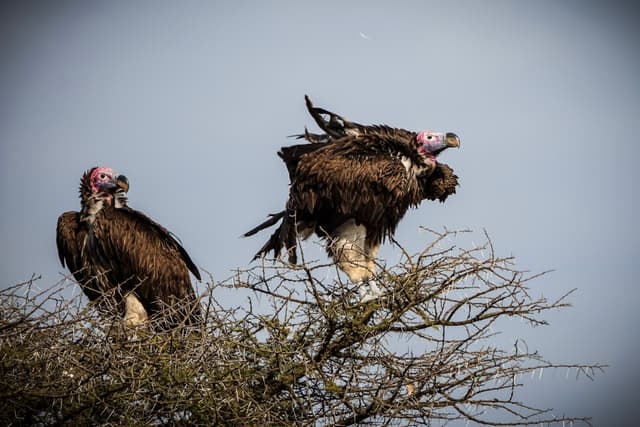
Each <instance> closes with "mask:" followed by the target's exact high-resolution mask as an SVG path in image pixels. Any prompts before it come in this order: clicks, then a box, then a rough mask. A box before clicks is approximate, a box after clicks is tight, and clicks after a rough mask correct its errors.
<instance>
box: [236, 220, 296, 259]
mask: <svg viewBox="0 0 640 427" xmlns="http://www.w3.org/2000/svg"><path fill="white" fill-rule="evenodd" d="M269 216H270V218H269V219H267V220H266V221H265V222H263V223H262V224H260V225H258V226H257V227H254V228H252V229H251V230H249V231H247V232H246V233H245V234H244V236H245V237H248V236H252V235H254V234H256V233H257V232H258V231H261V230H264V229H265V228H268V227H271V226H272V225H274V224H276V223H277V222H278V221H280V220H281V219H282V223H281V224H280V226H279V227H278V228H277V229H276V231H275V232H274V233H273V234H272V235H271V237H269V240H267V242H266V243H265V244H264V245H263V246H262V247H261V248H260V250H259V251H258V252H257V253H256V254H255V256H254V257H253V259H252V261H255V260H256V259H258V258H262V257H263V256H266V255H267V254H268V253H269V252H271V251H273V255H274V257H275V258H277V257H278V256H280V251H282V248H283V247H285V248H286V250H287V253H288V255H289V262H290V263H292V264H295V263H296V262H297V256H296V249H295V247H296V233H295V227H293V226H292V222H291V221H290V217H288V216H287V211H286V210H284V211H282V212H278V213H276V214H270V215H269ZM293 223H295V221H294V222H293Z"/></svg>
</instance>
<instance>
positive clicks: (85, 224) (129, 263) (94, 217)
mask: <svg viewBox="0 0 640 427" xmlns="http://www.w3.org/2000/svg"><path fill="white" fill-rule="evenodd" d="M128 189H129V182H128V180H127V178H126V177H124V176H123V175H116V174H115V173H114V172H113V170H111V169H110V168H106V167H95V168H93V169H91V170H89V171H87V172H85V173H84V175H83V176H82V179H81V181H80V205H81V210H80V212H65V213H63V214H62V215H60V217H59V218H58V226H57V236H56V243H57V246H58V255H59V257H60V262H61V263H62V265H63V266H64V265H65V264H66V265H67V267H68V268H69V270H70V271H71V273H72V274H73V277H74V278H75V279H76V280H77V282H78V283H79V284H80V286H81V288H82V290H83V291H84V293H85V294H86V295H87V297H88V298H89V299H90V300H91V301H95V300H97V299H99V298H100V297H105V298H107V299H108V300H109V301H115V302H116V303H117V304H119V305H121V306H122V308H123V309H124V320H125V323H126V324H127V325H131V326H133V325H137V324H140V323H142V322H144V321H145V320H146V319H147V318H148V317H149V316H154V315H156V314H158V313H161V312H162V314H163V316H162V318H161V319H160V320H159V322H158V325H159V326H160V327H161V328H166V327H172V326H175V325H177V324H178V323H180V322H185V323H190V324H193V323H197V322H198V321H199V319H200V317H201V311H200V303H199V302H198V300H197V298H196V296H195V292H194V290H193V288H192V287H191V279H190V277H189V272H191V273H193V275H194V276H195V277H196V278H197V279H198V280H200V272H199V271H198V269H197V267H196V266H195V265H194V263H193V261H192V260H191V258H190V257H189V255H188V254H187V251H185V249H184V248H183V247H182V245H181V244H180V243H179V242H178V241H177V240H176V239H175V237H174V236H173V235H172V234H171V233H170V232H169V231H168V230H167V229H165V228H164V227H162V226H161V225H160V224H158V223H156V222H154V221H153V220H151V219H150V218H149V217H147V216H146V215H144V214H143V213H141V212H138V211H136V210H134V209H131V208H130V207H129V206H128V205H127V197H126V193H127V191H128ZM170 307H171V308H170ZM176 307H178V308H177V309H176ZM163 310H166V311H163Z"/></svg>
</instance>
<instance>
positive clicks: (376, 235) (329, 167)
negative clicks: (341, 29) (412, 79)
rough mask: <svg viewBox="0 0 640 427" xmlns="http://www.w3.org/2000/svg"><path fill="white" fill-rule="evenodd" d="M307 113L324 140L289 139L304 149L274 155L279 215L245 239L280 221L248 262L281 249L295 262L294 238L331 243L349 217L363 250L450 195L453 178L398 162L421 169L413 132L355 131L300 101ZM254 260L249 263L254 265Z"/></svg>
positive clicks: (448, 172) (441, 170) (309, 136)
mask: <svg viewBox="0 0 640 427" xmlns="http://www.w3.org/2000/svg"><path fill="white" fill-rule="evenodd" d="M305 101H306V105H307V109H308V111H309V113H310V115H311V117H312V118H313V119H314V121H315V122H316V123H317V124H318V126H319V127H320V129H322V130H323V131H324V132H325V133H324V134H313V133H309V132H308V130H307V129H305V132H304V133H303V134H299V135H295V137H296V138H298V139H305V140H307V141H308V143H307V144H298V145H293V146H289V147H282V148H281V150H280V151H279V152H278V155H279V156H280V158H282V160H283V161H284V162H285V165H286V167H287V171H288V174H289V178H290V181H291V183H290V190H289V200H288V201H287V204H286V208H285V210H284V211H282V212H279V213H278V214H275V215H272V216H271V217H270V218H269V219H268V220H266V221H265V222H263V223H262V224H260V225H258V226H257V227H255V228H253V229H252V230H250V231H249V232H247V233H246V234H245V236H251V235H253V234H255V233H257V232H258V231H260V230H263V229H265V228H268V227H270V226H272V225H274V224H275V223H277V221H278V220H279V219H280V218H282V222H281V224H280V226H279V227H278V229H276V231H275V232H274V233H273V234H272V235H271V237H270V238H269V240H268V241H267V242H266V243H265V244H264V246H263V247H262V248H261V249H260V250H259V251H258V253H257V254H256V256H255V258H258V257H261V256H264V255H266V254H268V253H269V252H271V251H273V253H274V255H275V256H278V255H279V254H280V252H281V250H282V248H283V247H284V248H286V249H287V250H288V252H289V261H290V262H296V253H295V246H296V241H297V236H298V233H301V232H304V233H305V234H309V231H312V232H315V233H316V234H317V235H319V236H320V237H324V238H329V239H331V238H333V237H334V232H335V230H337V229H338V228H339V227H340V226H341V225H342V224H344V223H345V222H346V221H348V220H349V219H354V220H355V221H356V224H361V225H364V226H365V228H366V230H367V233H366V234H367V237H366V238H367V244H368V245H378V244H380V243H381V242H382V240H384V238H385V237H388V236H390V235H392V234H393V233H394V232H395V229H396V227H397V225H398V223H399V221H400V220H401V218H402V217H403V216H404V214H405V213H406V211H407V210H408V208H410V207H416V206H418V205H419V204H420V202H421V201H422V200H424V199H429V200H440V201H444V200H446V198H447V197H448V196H450V195H451V194H454V193H455V191H456V186H457V185H458V177H457V176H456V175H455V174H454V173H453V170H452V169H451V168H450V167H449V166H447V165H445V164H442V163H436V164H435V166H434V167H431V168H426V167H425V168H424V169H420V172H419V173H416V174H411V173H408V171H407V169H406V168H405V166H404V165H403V163H402V159H403V158H405V159H408V160H409V161H410V162H411V163H412V164H414V165H425V164H424V160H423V158H422V157H421V156H420V154H419V153H418V151H417V145H416V142H415V141H416V136H417V133H415V132H411V131H407V130H405V129H397V128H392V127H389V126H385V125H372V126H367V125H361V124H359V123H356V122H352V121H349V120H347V119H345V118H344V117H342V116H340V115H338V114H335V113H332V112H331V111H328V110H325V109H323V108H317V107H314V106H313V104H312V103H311V100H310V99H309V97H307V96H305ZM255 258H254V259H255Z"/></svg>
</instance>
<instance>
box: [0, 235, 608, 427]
mask: <svg viewBox="0 0 640 427" xmlns="http://www.w3.org/2000/svg"><path fill="white" fill-rule="evenodd" d="M431 233H432V235H433V239H432V241H431V242H430V243H429V244H428V245H427V246H426V247H425V248H424V249H423V250H422V251H420V252H419V253H417V254H413V255H410V254H408V253H407V252H406V251H403V254H404V255H403V257H402V259H401V260H400V262H399V263H397V264H396V265H394V266H392V267H390V268H385V267H384V266H380V274H379V275H378V277H377V278H376V280H378V283H379V284H380V285H382V286H384V288H385V289H386V293H385V295H384V296H383V297H381V298H378V299H376V300H374V301H370V302H367V303H364V304H361V303H359V302H358V297H357V295H356V294H357V292H355V290H354V286H353V285H351V284H349V283H348V282H344V281H342V279H341V276H340V275H339V274H335V275H333V276H334V278H332V279H329V278H328V276H329V275H331V274H329V273H331V272H334V271H335V266H333V265H331V264H325V265H323V264H319V263H312V262H307V263H305V262H303V263H302V264H301V265H300V266H291V265H285V264H283V263H278V262H276V263H275V264H273V265H261V266H258V267H254V268H252V269H248V270H243V271H239V272H238V273H237V274H236V275H234V276H233V277H232V278H230V279H228V280H225V281H222V282H217V283H215V282H214V281H213V280H211V283H209V287H208V289H207V291H206V292H205V293H204V294H203V304H204V305H205V308H206V310H205V320H204V322H203V323H202V324H201V325H198V326H195V327H194V326H186V325H185V326H181V327H178V328H176V329H173V330H171V331H166V332H155V331H154V330H153V328H148V327H143V328H141V329H137V330H135V331H132V330H130V329H124V328H123V326H122V323H121V322H120V321H119V320H118V319H117V318H116V317H114V318H112V319H106V320H105V317H104V314H99V313H97V312H96V310H95V309H94V308H93V307H92V306H86V305H85V304H84V302H83V301H82V299H81V298H79V297H76V298H72V299H68V298H62V297H61V293H62V290H63V289H64V288H65V286H69V285H68V284H66V285H65V284H64V283H61V284H60V285H59V286H57V287H54V288H53V289H50V290H47V291H44V292H43V293H36V292H35V287H36V284H37V282H36V281H35V280H30V281H28V282H26V283H24V284H21V285H19V286H17V287H14V288H11V289H9V290H6V291H4V292H3V293H2V298H1V299H0V303H1V304H2V307H0V308H1V309H2V313H3V314H2V318H1V322H0V356H1V365H0V373H1V375H2V380H3V383H5V384H7V387H5V388H4V389H2V390H0V402H2V403H0V405H2V407H1V408H2V409H1V410H0V421H2V423H3V424H11V423H14V424H15V423H17V424H32V423H40V424H64V423H68V424H76V423H97V424H123V423H126V424H133V423H135V424H138V423H151V424H164V423H181V422H187V423H189V424H194V425H196V424H203V425H211V424H220V425H225V424H226V425H259V424H263V425H335V426H346V425H356V424H374V425H386V424H426V425H440V424H444V423H447V422H449V421H452V420H469V421H474V422H476V423H478V424H486V425H530V424H536V425H537V424H540V423H547V422H548V423H554V422H555V423H560V424H562V423H566V422H572V421H573V422H576V421H583V422H585V423H587V424H588V419H587V418H584V417H581V416H577V417H558V418H556V417H554V416H553V415H551V412H550V411H549V410H542V409H537V408H533V407H531V406H529V405H528V404H526V403H525V402H521V401H519V400H518V397H517V396H518V389H519V388H520V387H522V386H523V381H522V380H523V377H524V376H526V375H530V374H531V373H532V372H541V370H542V369H558V368H567V369H575V370H576V373H577V374H578V375H584V376H586V377H588V378H592V377H593V375H594V373H595V372H596V371H600V370H602V368H603V366H601V365H598V364H593V365H585V364H579V363H578V364H573V363H571V364H562V363H554V362H549V361H547V360H545V359H543V358H542V357H541V356H540V355H539V354H538V353H537V352H535V351H530V350H529V349H528V348H527V347H526V345H522V342H520V341H518V340H514V343H513V346H512V347H509V348H498V347H497V346H496V345H495V341H496V340H495V339H493V338H494V335H495V334H496V333H497V331H498V330H499V321H500V319H502V318H508V317H517V318H521V319H523V320H525V321H526V322H524V323H523V324H529V325H534V326H537V325H545V324H546V322H545V320H544V318H543V316H544V313H545V312H546V311H548V310H551V309H558V308H563V307H566V306H567V305H568V303H567V302H566V297H567V296H568V295H569V293H570V292H569V293H567V294H565V295H563V296H562V297H560V298H558V299H557V300H552V301H549V300H547V299H545V298H543V297H540V298H534V297H532V296H531V294H530V293H529V288H528V286H529V283H530V282H531V280H533V279H535V278H536V277H538V275H528V274H527V273H525V272H523V271H520V270H518V269H517V268H516V266H515V264H514V259H513V258H511V257H506V258H503V257H499V256H497V255H496V254H495V252H494V250H493V246H492V244H491V241H490V240H489V238H488V237H487V238H486V240H485V243H484V244H483V245H482V246H480V247H475V246H474V247H473V248H470V249H463V248H458V247H457V246H455V245H454V243H452V242H451V241H450V239H451V238H455V236H456V234H457V232H450V231H446V230H445V231H444V232H435V231H431ZM398 247H399V248H400V250H402V248H401V247H400V246H399V245H398ZM303 258H304V257H303ZM73 286H75V285H73ZM225 288H233V289H245V290H249V291H250V292H248V295H249V297H248V302H247V304H246V305H245V306H242V307H226V306H225V305H223V304H221V303H220V301H218V299H217V297H216V295H217V294H218V293H219V292H220V291H222V290H223V289H225ZM172 309H176V308H175V307H167V310H172ZM409 340H410V342H411V343H412V347H413V348H414V350H413V351H409V347H408V345H407V342H408V341H409ZM415 348H417V349H419V350H415ZM498 414H500V415H499V417H500V418H499V419H501V420H502V419H505V417H509V420H508V421H501V422H498V421H496V416H498Z"/></svg>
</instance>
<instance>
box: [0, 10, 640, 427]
mask: <svg viewBox="0 0 640 427" xmlns="http://www.w3.org/2000/svg"><path fill="white" fill-rule="evenodd" d="M639 19H640V13H639V11H638V9H637V8H636V7H634V6H630V5H627V4H626V3H621V2H615V1H613V2H590V1H562V2H551V1H536V2H524V1H484V2H478V1H450V2H446V3H445V2H435V1H405V2H391V1H386V2H383V1H366V2H365V1H359V2H342V1H325V2H311V1H274V2H257V1H254V2H249V1H236V2H227V3H223V2H199V1H198V2H196V1H189V2H179V3H178V2H164V1H159V2H144V1H142V2H140V1H137V2H124V1H110V2H64V1H61V2H3V3H2V6H0V57H1V58H2V61H0V196H1V198H2V200H3V202H2V216H1V217H0V235H1V236H2V239H1V241H0V255H1V256H0V259H1V260H2V261H1V262H0V278H1V279H0V280H1V283H0V286H2V287H7V286H9V285H12V284H15V283H17V282H19V281H22V280H25V279H28V278H29V277H30V276H31V275H32V274H33V273H37V274H41V275H42V276H43V278H42V279H41V280H40V282H39V284H40V286H42V287H47V286H51V285H53V284H55V283H56V282H58V281H59V280H60V279H61V278H62V274H63V273H64V269H63V268H62V267H61V266H60V265H59V263H58V259H57V253H56V248H55V224H56V220H57V217H58V215H60V214H61V213H62V212H64V211H67V210H77V209H78V207H79V202H78V198H77V186H78V181H79V179H80V176H81V175H82V173H83V171H85V170H86V169H88V168H91V167H93V166H95V165H107V166H111V167H113V168H115V169H117V170H118V171H119V172H120V173H123V174H125V175H127V176H128V177H129V179H130V181H131V185H132V187H131V191H130V204H131V205H132V206H133V207H134V208H136V209H139V210H142V211H144V212H146V213H147V214H149V215H150V216H151V217H152V218H154V219H156V220H157V221H159V222H160V223H162V224H163V225H165V226H166V227H167V228H169V229H170V230H172V231H173V232H175V233H176V234H177V235H178V236H179V237H180V238H181V239H182V241H183V243H184V245H185V247H186V248H187V250H188V251H189V252H190V254H191V255H192V258H193V259H194V260H195V261H196V263H197V264H198V265H199V266H200V267H201V268H203V269H205V270H207V271H209V272H211V273H212V274H213V276H214V278H216V279H224V278H226V277H228V276H230V275H231V274H232V270H233V269H234V268H236V267H241V268H242V267H246V266H247V265H248V261H249V259H250V258H251V256H252V255H253V253H254V252H255V251H256V250H257V249H258V248H259V246H261V244H262V243H263V239H266V237H267V236H266V235H264V236H260V237H258V238H254V239H241V238H240V237H239V236H240V235H241V233H242V232H244V231H246V230H247V229H248V228H250V227H252V226H253V225H255V224H256V223H258V222H259V221H261V220H262V219H263V218H264V216H265V215H266V214H267V213H269V212H276V211H279V210H280V209H281V208H282V206H283V204H284V201H285V198H286V194H287V183H288V181H287V175H286V170H285V168H284V165H283V164H281V162H280V160H279V158H278V157H277V156H276V154H275V153H276V151H277V150H278V149H279V147H281V146H283V145H287V144H289V143H291V142H292V141H291V140H288V139H287V138H286V136H287V135H290V134H293V133H296V132H300V131H301V130H302V129H303V127H304V126H305V125H307V126H309V127H310V128H313V127H314V126H313V122H312V121H311V119H310V118H309V117H308V116H307V114H306V111H305V108H304V102H303V95H304V94H309V95H310V96H311V98H312V99H313V100H314V102H315V103H316V104H317V105H320V106H323V107H325V108H327V109H329V110H332V111H335V112H338V113H340V114H343V115H345V116H347V117H348V118H350V119H352V120H356V121H359V122H362V123H387V124H390V125H393V126H397V127H404V128H407V129H413V130H420V129H435V130H443V131H454V132H456V133H457V134H458V135H460V137H461V139H462V147H461V149H460V150H456V151H450V152H446V153H444V154H443V156H442V159H441V160H442V161H444V162H446V163H448V164H450V165H451V166H452V167H454V168H455V170H456V172H457V173H458V175H459V176H460V177H461V181H462V185H461V188H460V190H459V192H458V194H457V195H456V196H455V197H453V198H451V199H450V200H448V201H447V203H446V204H444V205H436V204H427V203H425V204H423V205H422V206H421V207H420V208H419V209H417V210H414V211H411V212H410V213H409V214H408V215H407V216H406V218H405V220H404V221H403V222H402V223H401V225H400V227H399V229H398V233H397V236H396V237H397V238H398V240H399V241H400V242H402V243H403V244H404V245H406V246H407V247H408V248H410V249H418V248H419V247H420V245H421V243H422V242H424V238H425V236H424V235H421V234H420V233H418V227H419V226H420V225H425V226H429V227H433V228H440V227H442V226H446V227H448V228H452V229H455V228H471V229H474V230H477V231H479V232H481V231H482V230H483V229H486V230H487V232H488V233H489V235H490V236H491V237H492V239H493V241H494V244H495V246H496V248H497V250H498V251H499V252H500V253H501V254H504V255H509V254H513V255H515V256H516V257H517V258H518V260H519V261H518V264H519V266H520V267H522V268H525V269H530V270H532V271H540V270H547V269H554V270H555V272H554V273H552V274H550V275H548V276H545V277H543V278H541V279H540V280H538V281H537V282H534V283H532V286H534V287H535V291H536V292H539V293H544V294H545V295H549V296H550V297H553V296H558V295H560V294H562V293H563V292H564V291H566V290H569V289H572V288H578V290H577V292H576V293H575V294H574V296H573V297H572V298H571V301H572V303H573V304H574V307H573V308H570V309H568V310H564V311H560V312H557V313H556V312H554V313H550V315H549V316H548V318H549V320H551V322H552V324H551V326H550V327H546V328H537V329H535V330H533V331H528V330H527V329H526V327H525V326H524V325H520V324H518V323H516V324H514V325H513V326H510V327H509V328H508V329H507V331H506V337H505V338H506V339H511V338H512V339H515V338H516V337H518V336H524V337H526V338H527V340H528V341H529V343H530V345H531V346H533V347H535V348H538V349H540V351H541V353H542V354H543V355H545V356H546V357H547V358H549V359H551V360H556V361H567V362H574V361H586V362H595V361H598V362H603V363H608V364H610V365H611V367H610V368H609V369H608V370H607V373H606V374H605V375H600V376H598V377H597V378H596V381H595V382H590V381H587V380H581V381H578V382H576V381H575V380H573V379H571V378H570V379H566V378H565V376H564V375H563V374H558V375H556V376H553V375H549V376H545V377H544V378H543V379H542V380H538V381H534V382H533V383H532V385H531V387H529V388H528V389H526V390H524V392H523V394H522V398H523V399H524V400H530V401H531V403H534V404H536V405H540V406H545V407H554V408H556V410H555V413H557V414H574V415H592V416H594V421H595V423H596V425H603V426H604V425H607V426H623V425H629V424H627V422H628V421H629V420H632V419H634V418H635V419H639V418H640V407H639V406H638V398H637V384H638V382H640V373H639V369H638V366H637V362H636V360H637V354H638V351H639V350H640V345H639V333H638V327H639V326H640V324H639V321H638V316H637V313H636V312H637V301H638V298H639V297H640V291H639V290H638V289H639V287H638V283H637V276H638V273H639V270H640V267H638V264H637V262H636V259H637V257H638V255H639V244H638V241H639V238H640V228H639V227H638V223H637V219H636V218H637V217H636V215H637V210H638V190H637V188H636V185H637V183H638V182H639V179H638V178H639V172H638V169H637V168H636V165H635V161H636V159H637V158H638V154H639V153H640V150H638V148H637V147H638V143H637V141H636V137H637V135H638V134H639V131H640V84H639V83H638V82H639V80H638V76H640V49H638V46H639V43H638V41H639V40H640V39H639V30H638V22H639ZM479 236H480V233H479V234H478V240H479V239H480V237H479ZM318 253H319V254H320V253H321V252H318ZM385 255H386V256H392V255H393V254H392V253H391V251H390V250H389V249H388V248H387V249H385V250H383V251H382V252H381V256H382V257H385ZM229 298H230V300H229V301H227V302H228V303H229V304H233V303H235V302H234V301H233V296H232V295H231V296H229ZM240 301H241V300H240V299H238V303H240Z"/></svg>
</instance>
